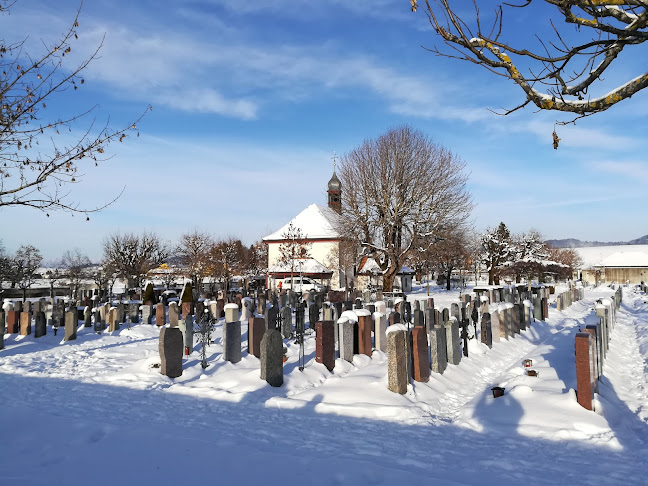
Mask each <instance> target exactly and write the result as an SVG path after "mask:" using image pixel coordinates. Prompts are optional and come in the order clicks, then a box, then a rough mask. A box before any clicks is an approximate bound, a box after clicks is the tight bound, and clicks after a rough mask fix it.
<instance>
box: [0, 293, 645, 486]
mask: <svg viewBox="0 0 648 486" xmlns="http://www.w3.org/2000/svg"><path fill="white" fill-rule="evenodd" d="M611 293H612V290H611V289H609V288H607V287H600V288H597V289H594V290H592V289H590V290H587V291H586V294H585V300H584V301H581V302H576V303H575V304H573V305H572V306H571V307H570V308H569V309H567V310H565V311H563V312H557V311H556V310H555V308H553V309H551V310H550V317H549V318H548V319H547V321H546V322H536V323H534V324H533V325H532V327H531V329H530V330H527V331H523V332H522V334H521V335H518V336H516V337H515V338H512V339H511V340H510V341H503V342H501V343H495V344H494V345H493V348H492V349H491V350H489V349H488V348H487V347H485V346H483V345H481V344H480V343H478V342H476V341H475V340H473V341H470V344H469V354H470V356H469V358H463V360H462V362H461V364H459V365H458V366H453V365H449V366H448V369H447V370H446V372H445V373H444V374H443V375H438V374H434V373H433V374H432V377H431V379H430V381H429V382H428V383H413V384H412V385H411V386H410V387H409V389H408V393H407V394H406V395H398V394H394V393H391V392H390V391H389V390H388V389H387V363H386V355H385V354H384V353H382V352H380V351H374V353H373V356H372V357H371V358H369V357H367V356H356V357H355V358H354V361H353V363H348V362H346V361H342V360H337V364H336V367H335V369H334V370H333V373H329V372H328V371H327V370H326V368H325V367H324V366H323V365H320V364H317V363H315V362H314V354H315V340H314V336H310V337H309V338H308V339H307V340H306V355H307V360H308V361H307V366H306V368H305V370H304V371H303V372H300V371H299V369H298V348H297V346H295V345H294V344H292V341H288V357H289V358H288V361H287V363H286V364H285V367H284V375H285V381H284V386H283V387H281V388H272V387H270V386H269V385H267V384H266V383H265V381H262V380H261V379H260V378H259V361H258V359H256V358H255V357H253V356H248V355H247V352H246V350H245V349H244V353H243V355H244V357H243V360H242V361H241V362H240V363H237V364H234V365H233V364H231V363H228V362H224V361H222V359H221V358H220V353H221V351H222V348H221V345H220V341H221V329H220V326H219V327H218V329H217V332H216V340H215V344H213V345H211V346H210V347H209V354H210V363H211V365H210V366H209V367H208V368H207V369H206V370H203V369H202V368H201V367H200V364H199V357H198V352H197V351H194V353H193V354H192V355H191V356H190V357H188V358H186V361H185V363H184V373H183V375H182V376H181V377H179V378H176V379H170V378H167V377H165V376H162V375H160V373H159V369H157V368H154V367H153V365H154V364H155V363H159V356H158V350H157V345H158V334H159V330H158V329H157V328H156V327H155V326H150V325H136V326H133V327H132V328H131V329H127V328H126V327H125V326H122V329H121V330H120V331H117V332H114V333H113V334H112V335H109V334H108V333H104V334H103V335H96V334H94V333H93V332H92V330H91V329H85V328H80V329H79V332H78V338H77V340H76V341H72V342H67V343H62V342H61V340H62V336H61V333H59V335H58V336H54V335H53V333H52V331H51V329H48V334H47V336H45V337H43V338H39V339H34V338H33V336H27V337H19V336H16V335H6V336H5V349H4V350H1V351H0V396H1V397H2V401H1V407H2V408H1V410H2V412H0V431H1V433H2V437H3V440H0V457H1V458H2V460H1V462H0V464H2V467H1V468H0V485H5V484H6V485H32V484H39V485H40V484H46V485H58V484H60V485H104V484H106V485H115V484H127V485H129V484H158V485H160V484H163V485H167V484H168V485H177V484H201V483H205V484H230V483H231V484H255V483H259V484H265V485H275V484H276V485H293V484H307V485H311V484H315V485H339V484H354V485H358V484H402V485H412V484H426V485H429V484H435V485H437V484H438V485H446V484H447V485H457V484H461V485H476V484H485V485H490V484H492V485H502V484H515V485H519V484H525V485H534V484H538V485H539V484H597V485H601V484H603V485H605V484H633V485H637V484H648V476H647V472H648V303H647V301H648V298H647V297H646V296H645V295H644V294H643V293H640V292H638V291H636V290H635V289H632V288H627V289H624V301H623V304H622V306H621V309H620V311H619V313H618V315H617V316H618V322H617V325H616V327H615V329H614V331H613V333H612V340H611V346H610V351H609V354H608V359H607V361H606V362H605V366H604V370H603V371H604V377H603V378H602V380H601V382H600V384H599V388H600V394H599V395H598V396H597V401H596V412H590V411H587V410H585V409H583V408H581V407H580V406H579V405H578V404H577V403H576V399H575V395H574V391H573V388H574V387H575V382H576V380H575V366H574V334H575V333H576V332H577V331H578V329H579V327H582V326H584V325H585V324H588V323H593V322H595V320H596V318H595V316H594V315H593V303H594V301H595V300H596V299H597V298H599V297H602V296H607V295H610V294H611ZM456 296H457V294H456V293H454V294H453V293H442V294H438V293H437V294H435V295H434V297H435V299H436V301H437V305H439V303H440V304H441V305H445V303H444V302H446V301H447V302H449V301H450V299H451V298H453V297H454V298H456ZM415 297H417V298H424V297H425V295H424V293H423V291H421V293H419V294H417V295H416V296H415ZM246 331H247V329H246V326H245V325H244V326H243V332H244V335H243V343H244V345H245V344H246V338H247V333H246ZM61 332H62V331H61ZM527 358H529V359H532V360H533V368H534V369H536V370H537V371H539V376H538V377H530V376H526V375H525V374H524V372H523V371H524V370H523V368H522V361H523V360H524V359H527ZM495 385H499V386H503V387H505V388H506V395H505V396H504V397H501V398H497V399H494V398H493V397H492V394H491V391H490V388H491V387H493V386H495Z"/></svg>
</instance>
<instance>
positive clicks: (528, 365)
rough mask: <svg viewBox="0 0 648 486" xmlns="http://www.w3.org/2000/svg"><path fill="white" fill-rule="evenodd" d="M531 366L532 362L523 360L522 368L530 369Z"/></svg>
mask: <svg viewBox="0 0 648 486" xmlns="http://www.w3.org/2000/svg"><path fill="white" fill-rule="evenodd" d="M532 364H533V360H530V359H525V360H524V367H525V368H531V365H532Z"/></svg>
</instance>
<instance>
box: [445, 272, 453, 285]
mask: <svg viewBox="0 0 648 486" xmlns="http://www.w3.org/2000/svg"><path fill="white" fill-rule="evenodd" d="M451 275H452V269H450V270H448V273H447V275H446V290H450V276H451Z"/></svg>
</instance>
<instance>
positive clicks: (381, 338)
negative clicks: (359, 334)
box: [373, 311, 387, 353]
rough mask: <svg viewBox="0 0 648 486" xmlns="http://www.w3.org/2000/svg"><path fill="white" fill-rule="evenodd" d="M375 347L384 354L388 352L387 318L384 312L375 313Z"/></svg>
mask: <svg viewBox="0 0 648 486" xmlns="http://www.w3.org/2000/svg"><path fill="white" fill-rule="evenodd" d="M373 317H374V322H375V324H374V327H375V330H374V345H375V346H376V349H379V350H380V351H382V352H383V353H386V352H387V316H386V315H385V314H383V313H382V312H377V311H376V312H374V315H373Z"/></svg>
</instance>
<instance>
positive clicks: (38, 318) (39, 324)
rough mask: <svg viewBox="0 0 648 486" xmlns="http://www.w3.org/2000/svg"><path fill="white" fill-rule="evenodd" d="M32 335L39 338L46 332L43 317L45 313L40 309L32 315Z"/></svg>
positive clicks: (45, 322)
mask: <svg viewBox="0 0 648 486" xmlns="http://www.w3.org/2000/svg"><path fill="white" fill-rule="evenodd" d="M34 317H35V319H34V321H35V323H34V337H35V338H39V337H41V336H45V335H46V334H47V320H46V319H45V313H44V312H42V311H40V312H37V313H36V315H35V316H34Z"/></svg>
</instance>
